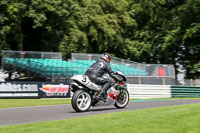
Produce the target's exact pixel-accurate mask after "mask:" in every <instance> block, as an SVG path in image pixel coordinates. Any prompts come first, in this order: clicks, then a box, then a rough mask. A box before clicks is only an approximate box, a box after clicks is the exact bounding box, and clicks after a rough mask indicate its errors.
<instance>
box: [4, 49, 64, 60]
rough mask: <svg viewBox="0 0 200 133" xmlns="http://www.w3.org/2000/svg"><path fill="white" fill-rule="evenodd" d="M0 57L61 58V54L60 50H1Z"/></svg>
mask: <svg viewBox="0 0 200 133" xmlns="http://www.w3.org/2000/svg"><path fill="white" fill-rule="evenodd" d="M2 57H3V58H34V59H62V54H61V53H60V52H38V51H9V50H2Z"/></svg>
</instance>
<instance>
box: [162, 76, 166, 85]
mask: <svg viewBox="0 0 200 133" xmlns="http://www.w3.org/2000/svg"><path fill="white" fill-rule="evenodd" d="M165 84H166V83H165V77H162V85H165Z"/></svg>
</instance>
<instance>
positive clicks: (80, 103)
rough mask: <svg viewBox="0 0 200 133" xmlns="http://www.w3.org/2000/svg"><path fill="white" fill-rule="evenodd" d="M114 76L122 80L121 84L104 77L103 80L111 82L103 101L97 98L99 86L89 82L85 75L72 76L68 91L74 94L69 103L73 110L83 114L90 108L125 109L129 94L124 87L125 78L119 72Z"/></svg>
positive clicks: (107, 76)
mask: <svg viewBox="0 0 200 133" xmlns="http://www.w3.org/2000/svg"><path fill="white" fill-rule="evenodd" d="M116 75H117V76H119V77H120V78H122V79H123V82H121V83H118V82H116V81H115V80H114V79H112V78H111V77H110V76H109V75H108V74H106V75H104V78H110V79H112V81H113V83H112V85H111V87H110V88H109V89H108V91H107V94H108V96H107V98H106V99H104V100H102V99H99V98H97V95H98V94H99V92H100V89H101V88H102V86H101V85H97V84H95V83H93V82H91V80H90V79H89V78H88V76H86V75H74V76H73V77H72V78H71V82H70V89H71V91H72V92H73V93H74V94H73V96H72V101H71V104H72V107H73V109H74V110H75V111H77V112H85V111H88V110H89V109H90V107H91V106H93V107H98V106H106V105H114V106H115V107H116V108H119V109H120V108H124V107H126V106H127V104H128V102H129V93H128V91H127V89H126V87H124V83H125V82H126V77H125V76H124V74H123V73H122V72H120V71H117V72H116Z"/></svg>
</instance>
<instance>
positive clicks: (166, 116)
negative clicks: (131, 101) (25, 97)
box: [0, 104, 200, 133]
mask: <svg viewBox="0 0 200 133" xmlns="http://www.w3.org/2000/svg"><path fill="white" fill-rule="evenodd" d="M199 110H200V104H189V105H181V106H171V107H160V108H150V109H142V110H135V111H126V112H118V113H109V114H101V115H93V116H88V117H80V118H73V119H66V120H58V121H49V122H39V123H31V124H22V125H13V126H3V127H0V133H13V132H14V133H25V132H28V133H55V132H57V133H70V132H72V133H102V132H104V133H113V132H114V133H198V132H199V131H200V126H199V125H200V111H199Z"/></svg>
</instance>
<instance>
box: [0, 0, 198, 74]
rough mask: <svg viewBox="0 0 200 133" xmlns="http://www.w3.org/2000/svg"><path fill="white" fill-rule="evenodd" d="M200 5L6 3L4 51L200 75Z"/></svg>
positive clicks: (121, 0) (191, 0) (0, 9)
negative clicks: (113, 60) (178, 68)
mask: <svg viewBox="0 0 200 133" xmlns="http://www.w3.org/2000/svg"><path fill="white" fill-rule="evenodd" d="M199 14H200V1H199V0H143V1H141V0H1V1H0V50H5V49H11V50H26V51H29V50H30V51H61V52H62V53H63V55H64V57H65V58H69V57H70V54H71V53H72V52H78V53H86V52H87V53H102V52H104V51H106V52H109V53H112V54H113V55H115V56H117V57H121V58H126V59H127V58H129V59H131V60H134V61H138V62H146V63H164V64H165V63H166V64H174V65H175V64H176V62H179V63H181V64H183V66H184V67H185V68H186V69H187V76H188V77H198V76H199V75H200V74H199V72H198V70H199V69H200V60H199V59H200V54H199V53H200V34H199V33H200V15H199Z"/></svg>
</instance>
